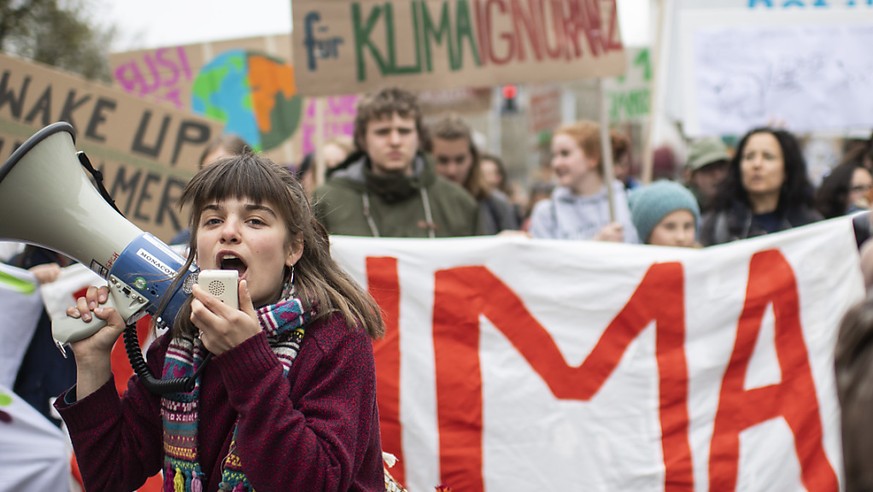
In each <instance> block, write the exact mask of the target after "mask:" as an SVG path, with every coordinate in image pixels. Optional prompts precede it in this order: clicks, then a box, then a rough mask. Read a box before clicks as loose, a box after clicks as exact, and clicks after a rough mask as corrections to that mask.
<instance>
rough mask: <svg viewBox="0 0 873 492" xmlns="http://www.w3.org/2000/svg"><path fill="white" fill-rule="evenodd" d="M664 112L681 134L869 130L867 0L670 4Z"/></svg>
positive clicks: (870, 7) (683, 0) (872, 107)
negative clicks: (780, 128)
mask: <svg viewBox="0 0 873 492" xmlns="http://www.w3.org/2000/svg"><path fill="white" fill-rule="evenodd" d="M668 3H671V4H673V5H674V6H675V7H674V11H673V12H669V13H668V14H670V16H669V21H668V22H669V23H670V25H668V26H665V29H664V32H665V36H667V37H666V38H665V39H666V41H667V43H666V44H667V47H668V49H667V51H665V52H663V53H665V55H666V62H667V63H666V68H665V71H666V79H662V80H665V82H666V83H665V86H666V87H665V89H666V91H667V111H668V112H669V113H670V114H671V116H673V117H675V118H677V119H681V120H682V122H683V131H684V132H685V133H686V134H688V135H693V136H699V135H728V134H732V135H740V134H743V133H745V132H746V131H748V130H749V129H751V128H753V127H756V126H763V125H768V124H769V125H784V126H786V127H787V128H788V129H789V130H791V131H795V132H815V131H828V132H830V131H847V130H852V129H857V128H869V127H871V126H873V116H871V114H873V97H871V96H870V93H869V91H868V90H867V88H868V87H869V86H870V83H871V81H873V76H871V75H870V67H871V66H873V55H871V54H870V52H869V50H866V49H864V47H865V46H868V45H869V44H870V42H871V41H873V23H871V14H873V3H871V2H855V1H853V0H846V1H843V0H840V1H836V0H673V1H672V2H668Z"/></svg>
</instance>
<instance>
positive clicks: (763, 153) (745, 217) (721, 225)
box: [700, 128, 822, 246]
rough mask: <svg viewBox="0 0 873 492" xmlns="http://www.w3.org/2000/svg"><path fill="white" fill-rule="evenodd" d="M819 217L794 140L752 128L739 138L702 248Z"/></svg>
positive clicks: (707, 218)
mask: <svg viewBox="0 0 873 492" xmlns="http://www.w3.org/2000/svg"><path fill="white" fill-rule="evenodd" d="M821 219H822V216H821V214H819V213H818V212H817V211H816V210H815V208H813V186H812V184H811V183H810V181H809V178H808V176H807V173H806V160H805V159H804V157H803V153H802V152H801V150H800V145H799V143H798V142H797V139H796V138H795V137H794V135H792V134H791V133H789V132H787V131H785V130H782V129H776V128H756V129H754V130H751V131H749V132H748V133H747V134H746V135H745V136H743V138H742V139H741V140H740V143H739V145H738V146H737V152H736V153H735V154H734V156H733V158H732V159H731V163H730V169H729V171H728V177H727V179H726V180H725V181H724V183H723V186H722V188H721V189H720V190H719V193H718V195H717V196H716V199H715V206H714V208H713V209H712V210H711V211H710V212H709V213H707V214H706V216H705V217H704V219H703V225H702V226H701V230H700V241H701V243H702V244H703V245H704V246H711V245H714V244H723V243H727V242H730V241H735V240H737V239H746V238H750V237H755V236H761V235H764V234H769V233H772V232H778V231H784V230H786V229H791V228H793V227H798V226H802V225H806V224H810V223H812V222H816V221H819V220H821Z"/></svg>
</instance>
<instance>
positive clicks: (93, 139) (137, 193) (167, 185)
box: [0, 54, 221, 241]
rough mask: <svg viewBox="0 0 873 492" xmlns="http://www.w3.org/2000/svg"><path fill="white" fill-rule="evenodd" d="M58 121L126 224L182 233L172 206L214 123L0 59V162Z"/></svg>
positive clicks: (216, 128) (217, 128)
mask: <svg viewBox="0 0 873 492" xmlns="http://www.w3.org/2000/svg"><path fill="white" fill-rule="evenodd" d="M57 121H66V122H68V123H70V124H71V125H73V127H74V128H75V129H76V132H77V137H76V148H77V149H78V150H83V151H85V153H86V154H87V155H88V157H89V158H90V159H91V162H92V164H94V166H95V167H96V168H98V169H100V170H101V171H102V172H103V175H104V184H105V185H106V188H107V190H108V191H109V194H110V195H111V196H112V197H113V198H114V200H115V203H116V205H117V206H118V208H119V209H120V210H121V212H122V213H123V214H124V215H125V216H126V217H127V219H128V220H130V221H131V222H133V223H134V224H136V225H137V226H139V227H140V228H141V229H143V230H145V231H148V232H151V233H152V234H154V235H156V236H158V237H160V238H162V239H164V240H165V241H166V240H169V238H170V237H172V236H173V235H174V234H175V233H176V232H177V231H178V230H179V229H181V228H182V227H183V221H184V219H183V218H182V215H181V214H180V213H179V210H178V208H177V203H176V201H177V199H178V197H179V196H180V194H181V192H182V189H183V188H184V186H185V184H186V183H187V182H188V179H190V177H191V176H193V175H194V173H195V172H196V171H197V162H198V161H199V159H200V155H201V154H202V153H203V150H204V148H205V146H206V144H207V142H209V141H210V140H211V139H212V138H214V137H215V136H216V135H218V134H220V133H221V125H220V124H219V123H217V122H214V121H212V120H208V119H204V118H200V117H197V116H194V115H192V114H189V113H183V112H180V111H176V110H173V109H171V108H167V107H164V106H158V105H155V104H150V103H148V102H146V101H143V100H141V99H138V98H135V97H131V96H128V95H127V94H125V93H123V92H121V91H118V90H116V89H111V88H109V87H106V86H105V85H103V84H100V83H96V82H89V81H87V80H85V79H83V78H80V77H78V76H75V75H73V74H69V73H65V72H61V71H58V70H55V69H52V68H49V67H47V66H44V65H40V64H36V63H32V62H29V61H25V60H23V59H20V58H14V57H11V56H7V55H3V54H0V157H2V158H3V159H4V160H5V159H6V158H8V157H9V155H10V154H11V153H12V152H13V151H14V150H15V149H16V148H17V147H18V145H20V144H21V143H22V142H24V141H25V140H26V139H27V138H28V137H30V136H31V135H32V134H33V133H35V132H36V131H37V130H39V129H40V128H42V127H44V126H46V125H49V124H51V123H54V122H57ZM74 158H75V157H74ZM71 205H74V204H71Z"/></svg>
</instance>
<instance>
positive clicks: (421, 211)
mask: <svg viewBox="0 0 873 492" xmlns="http://www.w3.org/2000/svg"><path fill="white" fill-rule="evenodd" d="M350 159H351V161H350V164H349V165H348V166H347V167H345V168H344V169H341V170H339V171H336V172H334V173H333V174H332V175H331V177H330V179H329V180H328V181H327V182H326V183H325V184H324V185H322V186H320V187H319V188H318V189H316V190H315V194H314V196H313V207H314V209H315V215H316V217H318V220H319V221H321V223H322V224H323V225H324V226H325V227H326V228H327V230H328V232H329V233H331V234H344V235H349V236H374V237H419V238H420V237H431V231H432V237H458V236H474V235H476V232H477V230H478V229H477V221H478V214H479V209H478V206H477V204H476V201H475V200H474V199H473V197H471V196H470V194H469V193H467V192H466V190H464V189H463V188H461V187H460V186H458V185H456V184H454V183H452V182H450V181H448V180H446V179H444V178H442V177H440V176H437V175H436V173H435V172H434V169H433V164H432V163H431V162H430V161H429V160H428V159H426V158H425V157H424V156H423V155H421V154H419V155H418V156H417V157H416V158H415V162H414V163H413V169H414V172H413V175H412V176H400V175H389V176H386V175H377V174H374V173H373V172H372V171H371V170H370V165H369V160H368V158H367V157H366V155H364V154H358V155H357V156H353V157H351V158H350ZM425 199H426V202H425ZM368 205H369V206H368ZM425 205H427V206H425ZM428 217H429V218H430V220H428ZM429 222H431V223H432V224H433V225H432V226H429V225H428V223H429Z"/></svg>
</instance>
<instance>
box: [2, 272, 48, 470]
mask: <svg viewBox="0 0 873 492" xmlns="http://www.w3.org/2000/svg"><path fill="white" fill-rule="evenodd" d="M36 287H37V283H36V277H34V276H33V274H32V273H30V272H28V271H27V270H23V269H21V268H16V267H14V266H10V265H6V264H5V263H0V385H3V386H7V387H10V388H11V387H12V386H13V385H14V384H15V376H16V374H18V368H19V367H21V361H22V358H23V357H24V352H25V351H26V350H27V346H28V345H29V344H30V340H31V339H32V338H33V333H34V331H36V323H37V321H39V317H40V315H41V314H42V300H41V299H40V297H39V292H38V291H37V288H36ZM0 483H2V482H0Z"/></svg>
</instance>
